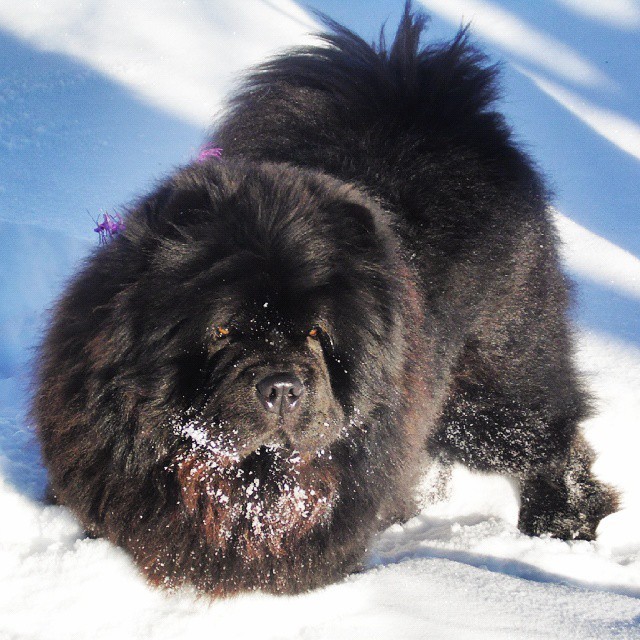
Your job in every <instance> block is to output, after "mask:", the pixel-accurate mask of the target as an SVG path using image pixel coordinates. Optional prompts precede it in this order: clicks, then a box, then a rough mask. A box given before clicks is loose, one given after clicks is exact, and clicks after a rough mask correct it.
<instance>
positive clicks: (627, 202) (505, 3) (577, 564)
mask: <svg viewBox="0 0 640 640" xmlns="http://www.w3.org/2000/svg"><path fill="white" fill-rule="evenodd" d="M311 4H312V6H314V7H316V8H319V9H323V10H327V11H330V12H331V13H333V11H334V10H335V11H336V12H339V11H341V12H342V14H341V16H340V17H342V16H344V15H345V11H346V15H347V18H346V21H347V22H348V26H350V27H352V28H354V29H355V30H357V31H358V30H361V25H368V24H369V22H368V20H370V19H372V16H373V17H375V18H376V24H375V25H374V27H377V26H378V25H379V23H381V22H382V21H383V20H384V18H385V17H386V16H387V14H388V13H389V12H391V11H396V12H397V11H398V10H399V6H398V5H399V4H400V2H399V1H398V2H396V0H393V2H392V1H391V0H384V1H382V0H380V1H379V2H376V3H370V2H365V1H364V0H362V1H360V0H354V2H353V3H349V4H348V7H347V5H346V4H345V3H339V2H335V3H334V2H331V1H330V0H327V2H326V3H325V2H315V3H313V2H312V3H311ZM423 4H424V5H425V6H426V7H427V8H428V9H430V10H431V11H432V12H433V14H434V20H433V24H432V31H433V33H434V34H436V35H437V36H444V35H449V34H451V33H452V32H453V30H454V29H455V28H456V27H457V26H458V25H459V24H460V23H461V22H463V21H464V20H468V19H470V18H473V28H474V32H475V33H476V34H477V35H479V36H480V37H482V38H485V44H486V45H487V47H488V48H489V50H490V51H491V52H492V53H493V54H494V55H495V54H496V53H497V54H500V55H502V56H506V58H507V62H508V63H509V64H508V65H507V69H506V70H505V71H506V72H505V84H506V91H505V93H506V95H507V99H506V101H505V110H506V111H507V114H508V116H509V118H510V119H511V120H512V121H514V123H515V126H516V130H517V131H518V134H519V136H520V137H521V138H522V139H524V140H526V141H527V142H528V143H529V144H530V148H531V152H532V154H533V155H534V157H540V159H541V164H542V166H543V168H544V169H547V168H552V169H553V170H554V173H553V174H552V178H553V179H554V180H555V181H556V183H555V185H554V186H555V188H556V190H557V191H558V192H559V198H560V201H561V206H560V207H559V209H560V211H561V212H562V213H558V214H557V216H556V223H557V225H558V229H559V231H560V234H561V236H562V239H563V241H564V243H565V244H564V247H563V259H564V261H565V263H566V265H567V268H568V269H569V271H570V272H571V273H572V275H573V276H574V277H576V278H577V280H578V285H579V289H578V298H579V301H580V307H579V310H578V315H577V320H578V322H579V334H578V338H579V354H578V355H579V362H580V366H581V368H582V370H583V371H584V374H585V376H586V379H587V381H588V383H589V386H590V387H591V389H592V390H593V391H594V393H595V394H596V395H597V398H598V411H597V413H596V415H595V416H594V417H593V418H592V419H591V420H589V421H588V423H587V424H585V432H586V434H587V437H588V439H589V440H590V441H591V443H592V444H593V446H594V447H595V448H596V450H597V451H598V453H599V457H598V460H597V463H596V466H595V470H596V472H597V473H598V475H599V476H600V477H601V478H602V479H604V480H606V481H608V482H610V483H612V484H614V485H615V486H617V487H618V488H619V489H620V490H621V492H622V496H623V504H622V509H621V510H620V511H619V512H618V513H616V514H613V515H611V516H609V517H608V518H606V519H605V520H604V521H603V522H602V524H601V526H600V528H599V532H598V533H599V535H598V540H597V541H596V542H593V543H587V542H581V541H578V542H562V541H558V540H552V539H548V538H529V537H527V536H524V535H522V534H521V533H519V532H518V530H517V528H516V522H517V513H518V492H517V486H516V484H515V483H514V482H513V481H512V480H510V479H508V478H499V477H495V476H483V475H480V474H475V473H471V472H469V471H467V470H465V469H464V468H462V467H459V468H456V470H455V472H454V474H453V478H452V483H451V487H450V494H449V495H448V496H447V497H446V499H444V500H443V501H441V502H439V503H436V504H432V505H429V506H425V508H424V509H423V511H422V512H421V513H420V515H419V516H418V517H416V518H414V519H413V520H411V521H410V522H408V523H407V524H406V525H404V526H399V525H397V526H393V527H391V528H390V529H388V530H387V531H385V532H384V533H382V534H381V535H379V536H378V537H377V538H376V540H374V541H373V543H372V546H371V549H370V551H369V556H368V567H367V570H366V571H365V572H363V573H361V574H357V575H353V576H351V577H349V578H348V579H347V580H345V581H344V582H343V583H341V584H336V585H332V586H330V587H328V588H326V589H322V590H318V591H316V592H313V593H310V594H306V595H303V596H299V597H295V598H284V597H282V598H277V597H271V596H266V595H262V594H251V595H245V596H241V597H237V598H233V599H231V600H228V601H221V602H213V603H210V602H208V601H206V600H205V599H202V598H198V597H196V595H195V594H193V593H191V592H189V591H181V592H174V593H166V592H162V591H158V590H155V589H152V588H149V587H148V586H147V585H146V584H145V582H144V581H143V580H142V578H141V577H140V575H139V574H138V573H137V571H136V569H135V567H134V566H133V564H132V562H131V561H130V560H129V558H128V557H127V556H126V554H125V553H123V552H122V551H121V550H119V549H117V548H115V547H114V546H112V545H111V544H109V543H107V542H105V541H104V540H90V539H87V538H84V537H83V533H82V530H81V527H80V526H79V524H78V523H77V522H76V520H75V519H74V518H73V517H72V516H71V515H70V514H69V512H68V511H67V510H66V509H64V508H62V507H54V506H45V505H44V504H43V503H42V502H41V501H40V498H41V496H42V492H43V489H44V486H45V482H46V477H45V472H44V470H43V468H42V466H41V464H40V462H39V455H38V449H37V445H36V443H35V440H34V437H33V434H32V433H31V431H30V430H29V428H28V426H27V421H26V418H25V398H26V390H27V386H28V361H29V358H30V354H31V351H30V350H31V347H32V346H33V345H34V344H35V343H36V341H37V339H38V336H39V332H40V330H41V327H42V326H43V323H44V321H45V316H44V311H45V309H46V307H47V306H48V305H49V304H50V302H51V300H52V299H53V298H54V296H55V295H56V294H57V293H58V292H59V291H60V289H61V287H62V284H63V281H64V279H65V278H67V277H68V276H69V275H70V273H72V272H73V270H74V268H75V267H76V266H77V264H78V261H79V260H80V259H81V257H82V256H83V255H85V254H86V252H87V251H88V250H89V248H90V247H91V246H93V244H94V243H96V242H97V236H96V234H94V233H93V231H92V229H93V226H94V225H93V222H92V220H91V218H90V216H87V210H88V211H89V213H90V215H91V216H92V217H93V218H96V217H97V216H98V215H99V213H100V212H101V211H104V210H106V211H112V210H114V208H115V207H116V206H117V205H120V204H122V203H125V202H127V201H128V200H129V199H130V198H132V197H133V196H134V194H136V193H140V192H144V191H145V190H146V189H147V188H148V187H149V186H150V185H151V184H152V183H153V180H155V179H157V178H158V177H160V176H161V175H163V174H164V173H166V172H167V171H169V170H171V167H172V166H174V165H175V164H178V163H180V162H183V161H184V160H185V159H187V158H189V157H193V155H194V153H195V152H196V149H197V147H198V145H199V143H200V141H201V140H202V139H203V131H202V128H204V127H205V126H206V125H207V124H209V123H210V121H211V117H212V116H213V115H214V113H215V111H216V109H218V108H219V106H220V105H221V104H222V98H223V93H224V92H225V91H226V90H227V89H228V88H229V87H230V85H231V84H232V83H233V82H234V81H235V80H236V79H237V73H238V72H239V71H240V70H241V69H242V68H243V67H244V66H246V65H247V64H249V63H251V62H253V61H256V60H259V59H262V58H263V57H264V56H265V55H267V54H268V53H269V52H271V51H274V50H276V49H277V48H279V47H280V46H286V45H287V44H290V43H293V42H302V41H303V40H305V39H306V37H307V36H306V35H305V32H306V30H307V25H309V24H312V22H313V19H312V18H311V17H310V16H309V15H308V14H307V13H306V12H305V10H304V8H303V7H302V5H298V4H296V3H294V2H293V1H291V0H263V1H260V0H243V2H232V0H220V2H216V3H210V2H207V1H206V0H185V2H181V3H169V2H151V1H150V0H144V1H143V2H136V3H130V2H129V3H127V2H124V0H113V1H112V2H106V3H105V2H101V1H99V0H85V1H84V2H83V3H79V2H75V1H72V0H50V1H49V2H47V3H37V2H32V1H28V2H21V3H17V2H15V3H14V2H8V1H5V2H2V1H0V150H1V152H2V153H0V247H1V250H0V640H9V639H10V640H27V639H29V640H49V639H51V640H57V639H60V640H74V639H76V638H78V639H85V638H95V639H96V640H102V639H105V640H110V639H116V638H117V639H118V640H119V639H121V638H131V639H147V638H152V639H154V640H155V639H164V638H171V639H176V638H194V637H215V638H217V637H234V638H255V637H261V638H265V639H268V638H305V639H311V638H328V639H332V640H333V639H336V640H340V639H341V638H349V639H351V638H354V639H357V638H366V639H367V640H371V639H377V638H385V639H386V638H420V639H422V638H438V639H439V638H455V639H456V640H458V639H462V640H464V639H465V638H474V639H476V638H488V639H496V638H498V639H499V638H505V639H507V638H508V639H518V638H563V639H564V638H575V639H580V640H583V639H588V638H594V639H596V638H597V639H605V638H640V601H639V599H640V471H639V467H638V462H637V457H638V450H639V449H640V446H639V445H640V435H639V429H638V420H639V416H640V259H639V257H640V222H639V220H640V218H639V216H638V201H639V199H640V198H639V197H638V196H640V193H639V192H638V184H639V183H640V167H639V166H638V158H639V154H638V144H639V142H638V139H637V137H638V125H637V123H638V122H640V105H638V103H637V93H638V71H637V60H636V58H637V55H635V54H637V42H636V48H635V50H634V49H632V48H631V47H632V46H633V43H634V39H633V38H634V37H636V38H637V35H635V36H634V34H633V29H637V28H638V23H639V21H640V7H639V5H638V3H637V2H635V1H633V0H610V1H609V2H606V3H605V2H600V3H597V2H595V1H593V0H581V2H575V1H574V0H543V1H542V2H540V3H532V4H531V5H529V4H527V3H518V2H516V1H515V0H502V1H500V2H498V0H496V1H494V2H491V3H490V2H487V1H482V2H481V1H480V0H448V1H445V0H423ZM525 5H526V6H525ZM378 16H379V20H378ZM580 20H583V22H580ZM392 22H393V20H390V24H392ZM374 27H371V29H370V30H368V31H367V32H366V33H365V35H366V36H367V38H368V39H372V38H373V37H375V33H374V32H373V28H374ZM362 28H363V29H369V27H362ZM581 30H584V34H588V36H587V35H584V36H583V35H582V31H581ZM496 48H497V51H496ZM634 51H635V53H634ZM621 52H622V54H621ZM634 60H635V61H634ZM523 63H524V64H526V65H527V72H528V74H529V78H531V79H532V80H533V82H530V81H529V80H527V79H525V78H523V77H522V76H521V74H520V73H518V72H517V71H515V72H513V73H512V72H511V69H514V68H515V67H516V65H518V66H520V67H521V68H522V65H523ZM528 67H531V69H532V70H529V69H528ZM547 74H548V75H550V76H552V77H554V78H555V79H554V81H553V82H552V81H550V80H548V78H547V77H546V75H547ZM561 83H562V84H561ZM565 83H566V84H568V85H571V86H572V88H571V89H568V88H567V87H566V86H564V84H565ZM549 98H551V99H549ZM585 125H586V126H585ZM537 152H538V153H537ZM191 426H192V427H193V429H192V430H191V432H190V433H191V435H192V439H193V441H194V443H195V445H196V446H213V447H214V449H216V447H218V445H219V444H221V443H213V445H212V444H211V443H208V442H205V441H204V440H203V439H202V437H201V436H202V434H201V433H200V432H199V431H198V430H197V428H196V427H195V426H194V425H191ZM425 493H428V488H425ZM302 502H304V500H302Z"/></svg>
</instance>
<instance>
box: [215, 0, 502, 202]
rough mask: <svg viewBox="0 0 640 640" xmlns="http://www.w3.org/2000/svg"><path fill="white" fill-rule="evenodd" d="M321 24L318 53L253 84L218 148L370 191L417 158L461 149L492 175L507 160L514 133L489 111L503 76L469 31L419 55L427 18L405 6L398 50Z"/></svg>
mask: <svg viewBox="0 0 640 640" xmlns="http://www.w3.org/2000/svg"><path fill="white" fill-rule="evenodd" d="M321 19H322V21H323V22H324V24H325V25H326V27H327V28H328V30H327V32H325V33H322V34H320V35H319V38H320V43H319V44H316V45H310V46H305V47H298V48H296V49H293V50H290V51H288V52H286V53H284V54H282V55H280V56H278V57H275V58H273V59H272V60H270V61H268V62H266V63H265V64H263V65H261V66H260V67H258V68H257V69H255V70H254V71H253V72H252V73H251V74H250V75H249V76H248V77H247V79H246V81H245V84H244V86H243V87H242V89H241V91H240V92H239V93H238V94H237V95H236V96H235V98H234V99H233V100H232V101H231V104H230V109H229V111H228V113H227V116H226V118H225V119H224V120H223V122H222V124H221V126H220V128H219V130H218V133H216V134H215V135H214V136H213V139H212V143H213V144H215V145H216V146H220V147H224V149H225V156H226V157H229V155H231V156H233V155H240V156H243V157H248V158H251V159H254V160H271V161H279V162H290V163H293V164H296V165H298V166H306V167H311V168H317V169H321V170H324V171H327V172H329V173H333V174H335V175H338V176H339V177H340V178H342V179H345V178H346V179H349V180H354V181H357V182H361V183H365V184H366V183H367V182H369V183H370V178H371V172H372V171H375V172H376V175H377V174H378V173H380V172H382V173H384V172H385V170H384V169H383V168H381V169H380V172H379V171H377V170H376V166H377V165H379V164H382V165H386V167H387V170H388V167H390V166H395V167H396V170H400V171H402V170H405V171H410V168H409V164H408V162H409V157H410V156H411V155H413V157H416V156H418V155H423V156H424V154H425V150H428V149H429V148H431V149H433V148H440V149H442V148H445V147H451V144H452V143H453V145H454V146H455V145H456V143H457V141H462V143H463V144H464V145H465V146H466V147H472V148H473V153H476V152H477V153H478V154H480V155H481V156H488V157H489V159H490V163H492V164H494V165H495V166H498V165H500V164H501V159H505V158H506V156H510V155H511V152H510V149H511V148H512V145H511V142H510V131H509V128H508V127H507V126H506V125H505V123H504V120H503V118H502V116H500V115H499V114H498V113H496V112H495V111H494V110H493V108H492V103H493V102H494V101H495V100H496V98H497V95H498V89H497V82H496V75H497V72H498V69H497V67H496V66H495V65H491V64H489V63H488V61H487V59H486V57H485V56H484V54H482V53H481V52H480V51H478V50H477V49H476V48H475V47H474V46H473V45H472V44H471V43H470V41H469V36H468V33H467V28H466V27H463V28H461V29H460V31H459V32H458V34H457V35H456V37H455V38H454V39H453V40H452V41H450V42H446V43H436V44H424V45H423V44H422V42H421V40H422V36H423V34H424V31H425V29H426V25H427V22H428V18H427V17H426V16H425V15H424V14H422V13H420V12H415V11H413V9H412V7H411V3H410V2H407V4H406V5H405V9H404V14H403V16H402V19H401V21H400V25H399V27H398V30H397V32H396V34H395V37H394V39H393V42H392V43H391V44H390V45H388V44H387V42H386V40H385V36H384V28H383V29H382V31H381V35H380V38H379V41H378V42H377V43H373V44H368V43H367V42H365V41H364V40H363V39H362V38H360V37H359V36H358V35H356V34H355V33H353V32H352V31H351V30H349V29H347V28H346V27H344V26H342V25H340V24H338V23H337V22H335V21H333V20H332V19H330V18H328V17H326V16H321ZM443 138H444V139H445V140H446V143H443ZM376 159H377V160H379V162H378V161H377V160H376ZM508 162H509V163H512V162H513V158H511V159H509V160H508ZM382 173H381V178H382V179H384V177H385V176H383V175H382ZM365 174H368V175H365ZM374 177H375V176H374ZM388 177H389V176H388V175H387V178H388ZM385 191H389V189H386V190H385V189H384V188H381V190H380V195H382V196H383V197H387V196H388V195H389V194H387V193H385Z"/></svg>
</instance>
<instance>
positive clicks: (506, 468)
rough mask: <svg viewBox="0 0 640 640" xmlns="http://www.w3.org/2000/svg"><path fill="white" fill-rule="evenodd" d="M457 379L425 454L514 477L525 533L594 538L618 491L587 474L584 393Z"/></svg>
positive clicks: (573, 387) (568, 388) (563, 388)
mask: <svg viewBox="0 0 640 640" xmlns="http://www.w3.org/2000/svg"><path fill="white" fill-rule="evenodd" d="M468 373H469V372H468V371H467V372H466V375H465V377H464V378H463V377H458V379H457V382H456V383H455V386H454V388H453V390H452V392H451V393H450V396H449V398H448V401H447V403H446V405H445V408H444V411H443V413H442V416H441V419H440V422H439V425H438V428H437V429H436V430H435V431H434V432H433V434H432V436H431V437H430V440H429V443H428V444H429V449H430V450H431V452H432V453H433V454H435V455H440V456H441V457H443V458H444V459H447V460H450V461H459V462H462V463H463V464H465V465H467V466H469V467H471V468H473V469H477V470H482V471H492V472H498V473H503V474H508V475H511V476H514V477H516V478H517V479H518V480H519V482H520V487H521V509H520V517H519V523H518V526H519V528H520V529H521V530H522V531H523V532H525V533H527V534H530V535H540V534H543V533H550V534H551V535H553V536H555V537H559V538H563V539H576V538H579V539H586V540H592V539H593V538H594V537H595V531H596V528H597V526H598V523H599V522H600V520H601V519H602V518H603V517H605V516H606V515H608V514H610V513H612V512H613V511H615V509H616V506H617V497H616V493H615V492H614V491H613V490H612V489H611V488H609V487H608V486H606V485H605V484H603V483H602V482H600V481H599V480H597V479H596V478H595V477H594V476H593V474H592V473H591V464H592V462H593V457H594V456H593V453H592V451H591V449H590V447H589V445H588V444H587V442H586V441H585V440H584V438H583V436H582V434H581V433H580V432H579V423H580V421H581V420H582V419H584V418H585V417H586V415H587V414H588V406H587V402H586V400H585V396H584V394H583V393H582V392H581V391H580V389H579V388H578V387H577V385H575V384H573V383H571V382H568V383H567V384H564V385H560V386H559V387H557V388H555V389H553V388H552V387H549V388H548V389H546V393H548V394H554V398H553V401H551V399H550V398H549V401H548V402H545V401H544V395H545V391H544V387H541V386H540V385H536V387H537V388H536V389H535V393H534V392H533V391H532V390H531V389H528V390H527V392H525V391H524V389H523V386H522V381H524V380H529V381H531V378H530V377H528V376H526V375H525V376H523V377H521V379H520V384H514V385H510V386H509V385H506V384H502V385H500V384H499V383H498V380H497V379H492V380H485V382H480V381H477V380H476V381H471V380H469V377H468Z"/></svg>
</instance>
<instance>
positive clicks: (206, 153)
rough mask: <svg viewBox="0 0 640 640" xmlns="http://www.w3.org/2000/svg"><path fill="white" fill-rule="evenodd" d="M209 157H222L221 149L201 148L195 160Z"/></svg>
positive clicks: (202, 160) (203, 159) (198, 160)
mask: <svg viewBox="0 0 640 640" xmlns="http://www.w3.org/2000/svg"><path fill="white" fill-rule="evenodd" d="M209 158H217V159H218V160H220V159H221V158H222V149H221V148H220V147H209V148H205V149H203V150H202V151H201V152H200V155H199V156H198V159H197V162H204V161H205V160H208V159H209Z"/></svg>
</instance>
